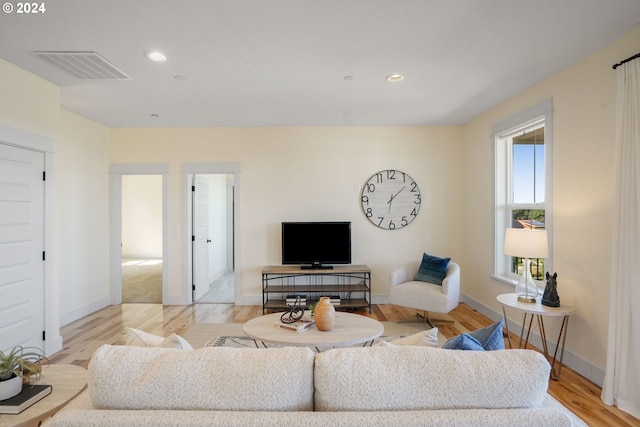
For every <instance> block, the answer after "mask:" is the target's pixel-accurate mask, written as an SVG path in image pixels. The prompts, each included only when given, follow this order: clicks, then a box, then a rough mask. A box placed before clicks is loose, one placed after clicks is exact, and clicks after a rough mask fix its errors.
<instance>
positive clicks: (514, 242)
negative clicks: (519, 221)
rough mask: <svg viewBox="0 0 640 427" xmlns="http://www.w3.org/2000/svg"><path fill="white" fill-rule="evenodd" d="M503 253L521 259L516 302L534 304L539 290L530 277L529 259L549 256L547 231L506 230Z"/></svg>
mask: <svg viewBox="0 0 640 427" xmlns="http://www.w3.org/2000/svg"><path fill="white" fill-rule="evenodd" d="M504 253H505V255H510V256H515V257H520V258H523V261H522V266H523V271H522V276H521V277H520V279H519V280H518V284H517V285H516V295H517V296H518V301H520V302H536V297H537V296H538V294H539V290H538V287H537V286H536V284H535V283H534V282H533V278H532V277H531V258H547V257H548V256H549V244H548V243H547V230H528V229H525V228H507V230H506V233H505V235H504Z"/></svg>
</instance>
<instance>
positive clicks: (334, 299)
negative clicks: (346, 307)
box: [329, 295, 340, 306]
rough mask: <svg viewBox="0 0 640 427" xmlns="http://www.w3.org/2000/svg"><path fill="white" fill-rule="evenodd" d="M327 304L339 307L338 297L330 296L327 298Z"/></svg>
mask: <svg viewBox="0 0 640 427" xmlns="http://www.w3.org/2000/svg"><path fill="white" fill-rule="evenodd" d="M329 302H330V303H331V305H335V306H339V305H340V296H339V295H331V296H329Z"/></svg>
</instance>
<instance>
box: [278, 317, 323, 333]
mask: <svg viewBox="0 0 640 427" xmlns="http://www.w3.org/2000/svg"><path fill="white" fill-rule="evenodd" d="M315 323H316V322H314V321H313V319H309V318H307V317H303V318H302V319H300V320H298V321H296V322H293V323H282V322H281V321H280V320H278V321H276V322H274V324H273V326H274V327H276V328H280V329H286V330H288V331H293V332H297V333H302V332H304V331H306V330H307V329H309V328H311V327H312V326H313V325H315Z"/></svg>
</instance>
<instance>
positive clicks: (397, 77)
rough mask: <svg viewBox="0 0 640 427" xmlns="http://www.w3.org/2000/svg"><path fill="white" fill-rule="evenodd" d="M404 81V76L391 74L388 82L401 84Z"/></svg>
mask: <svg viewBox="0 0 640 427" xmlns="http://www.w3.org/2000/svg"><path fill="white" fill-rule="evenodd" d="M401 80H404V76H403V75H402V74H390V75H388V76H387V81H388V82H399V81H401Z"/></svg>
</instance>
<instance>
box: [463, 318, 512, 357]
mask: <svg viewBox="0 0 640 427" xmlns="http://www.w3.org/2000/svg"><path fill="white" fill-rule="evenodd" d="M502 328H504V319H500V321H499V322H497V323H494V324H493V325H489V326H487V327H485V328H482V329H477V330H475V331H473V332H469V335H471V336H472V337H474V338H475V339H476V340H478V342H479V343H480V344H482V348H484V349H485V350H487V351H491V350H504V336H503V335H502Z"/></svg>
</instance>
